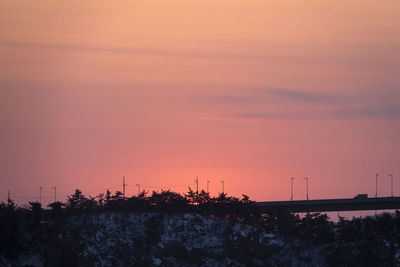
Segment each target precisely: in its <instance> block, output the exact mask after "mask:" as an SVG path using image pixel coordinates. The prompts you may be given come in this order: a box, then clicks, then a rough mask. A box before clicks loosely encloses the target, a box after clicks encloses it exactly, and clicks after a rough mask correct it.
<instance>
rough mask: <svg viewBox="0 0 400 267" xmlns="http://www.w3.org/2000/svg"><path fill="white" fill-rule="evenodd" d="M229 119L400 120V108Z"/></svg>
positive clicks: (257, 114) (250, 114)
mask: <svg viewBox="0 0 400 267" xmlns="http://www.w3.org/2000/svg"><path fill="white" fill-rule="evenodd" d="M227 117H231V118H237V119H245V120H246V119H247V120H272V119H284V120H295V119H400V108H398V107H384V108H372V109H367V108H360V109H351V108H347V109H340V110H323V109H318V110H313V111H311V110H296V111H281V112H270V111H266V112H262V111H261V112H241V113H234V114H229V115H227Z"/></svg>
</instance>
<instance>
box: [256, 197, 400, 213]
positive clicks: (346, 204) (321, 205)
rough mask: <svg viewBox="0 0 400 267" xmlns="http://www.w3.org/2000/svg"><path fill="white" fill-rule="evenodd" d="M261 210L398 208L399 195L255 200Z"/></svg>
mask: <svg viewBox="0 0 400 267" xmlns="http://www.w3.org/2000/svg"><path fill="white" fill-rule="evenodd" d="M256 206H257V207H258V208H259V209H260V210H261V211H262V212H273V213H276V212H289V213H302V212H328V211H356V210H390V209H400V197H378V198H339V199H318V200H290V201H265V202H256Z"/></svg>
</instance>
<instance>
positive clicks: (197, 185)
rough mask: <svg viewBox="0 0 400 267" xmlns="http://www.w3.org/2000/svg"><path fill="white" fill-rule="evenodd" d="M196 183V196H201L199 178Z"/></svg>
mask: <svg viewBox="0 0 400 267" xmlns="http://www.w3.org/2000/svg"><path fill="white" fill-rule="evenodd" d="M194 182H195V183H196V195H199V176H196V180H194Z"/></svg>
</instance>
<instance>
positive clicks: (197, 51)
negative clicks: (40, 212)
mask: <svg viewBox="0 0 400 267" xmlns="http://www.w3.org/2000/svg"><path fill="white" fill-rule="evenodd" d="M399 17H400V2H399V1H398V0H385V1H378V0H347V1H337V0H335V1H333V0H326V1H320V0H308V1H300V0H295V1H293V0H263V1H261V0H254V1H245V0H229V1H228V0H220V1H210V0H201V1H200V0H193V1H187V0H169V1H163V0H146V1H143V0H132V1H125V0H121V1H104V0H96V1H94V0H93V1H89V0H84V1H82V0H79V1H78V0H68V1H64V0H59V1H52V0H37V1H28V0H21V1H12V0H4V1H1V2H0V59H1V60H0V121H1V124H0V188H1V191H0V201H5V200H6V198H7V191H8V190H10V191H11V197H12V198H14V199H15V200H16V201H17V202H19V203H20V202H24V201H25V202H27V201H28V200H29V201H32V200H38V199H39V188H40V187H41V186H42V187H43V189H42V196H43V199H45V200H47V201H50V200H52V196H53V194H54V191H53V189H52V187H53V186H56V187H57V194H58V198H59V199H63V198H65V195H67V194H71V193H72V192H73V191H74V189H76V188H79V189H81V190H82V191H83V193H84V194H86V195H89V194H90V195H96V194H98V193H100V192H104V191H105V190H106V188H112V191H114V190H122V187H121V184H122V176H125V177H126V183H127V184H128V186H127V188H126V192H127V195H128V196H130V195H134V194H137V186H136V185H137V184H140V185H141V189H145V190H148V191H151V190H160V189H162V188H163V189H171V190H174V191H178V192H186V191H187V186H188V185H190V186H191V187H192V188H195V186H194V180H195V179H196V176H198V177H199V189H206V183H207V182H206V181H207V180H209V181H210V187H209V190H210V193H211V195H216V194H218V193H219V192H221V191H222V183H221V181H224V185H225V192H226V193H228V194H229V195H234V196H238V197H240V196H241V194H247V195H249V196H250V198H251V199H253V200H259V201H266V200H289V199H290V177H292V176H293V177H296V178H295V180H294V199H305V197H306V189H305V179H304V177H306V176H307V177H309V196H310V199H321V198H336V197H353V196H355V195H356V194H359V193H367V194H369V195H370V196H374V195H375V190H376V188H375V174H376V173H379V179H378V191H379V192H378V195H379V196H389V195H390V190H391V189H390V178H389V176H388V174H390V173H393V174H394V194H395V195H398V196H400V167H399V164H400V154H399V153H400V152H399V151H400V88H399V84H400V35H399V34H398V33H399V32H400V20H399Z"/></svg>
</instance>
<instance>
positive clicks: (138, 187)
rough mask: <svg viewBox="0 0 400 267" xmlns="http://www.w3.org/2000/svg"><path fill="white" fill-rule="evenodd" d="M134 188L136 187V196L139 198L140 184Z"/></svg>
mask: <svg viewBox="0 0 400 267" xmlns="http://www.w3.org/2000/svg"><path fill="white" fill-rule="evenodd" d="M136 186H137V195H138V197H139V196H140V184H136Z"/></svg>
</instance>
